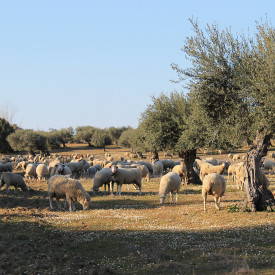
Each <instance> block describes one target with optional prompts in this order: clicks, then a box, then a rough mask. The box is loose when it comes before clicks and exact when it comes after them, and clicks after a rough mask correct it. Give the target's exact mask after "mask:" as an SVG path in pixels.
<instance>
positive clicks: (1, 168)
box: [0, 162, 13, 172]
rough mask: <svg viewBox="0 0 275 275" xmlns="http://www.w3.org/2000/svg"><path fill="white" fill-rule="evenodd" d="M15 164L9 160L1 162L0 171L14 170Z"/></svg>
mask: <svg viewBox="0 0 275 275" xmlns="http://www.w3.org/2000/svg"><path fill="white" fill-rule="evenodd" d="M12 169H13V166H12V163H10V162H7V163H4V164H0V172H12Z"/></svg>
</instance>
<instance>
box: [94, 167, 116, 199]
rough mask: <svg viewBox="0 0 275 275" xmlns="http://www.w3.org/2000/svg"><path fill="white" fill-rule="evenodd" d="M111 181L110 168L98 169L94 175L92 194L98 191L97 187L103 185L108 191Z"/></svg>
mask: <svg viewBox="0 0 275 275" xmlns="http://www.w3.org/2000/svg"><path fill="white" fill-rule="evenodd" d="M111 181H112V171H111V169H110V168H103V169H102V170H100V171H98V172H97V173H96V174H95V176H94V184H93V191H94V194H95V193H97V192H98V190H99V188H100V187H101V186H102V185H104V187H105V192H106V186H108V191H110V182H111Z"/></svg>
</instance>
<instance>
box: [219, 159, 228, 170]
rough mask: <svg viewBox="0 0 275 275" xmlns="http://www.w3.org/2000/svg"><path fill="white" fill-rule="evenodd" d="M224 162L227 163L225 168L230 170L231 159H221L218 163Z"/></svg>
mask: <svg viewBox="0 0 275 275" xmlns="http://www.w3.org/2000/svg"><path fill="white" fill-rule="evenodd" d="M222 163H224V164H225V170H228V168H229V166H230V165H231V163H230V161H226V160H220V161H219V162H218V165H220V164H222Z"/></svg>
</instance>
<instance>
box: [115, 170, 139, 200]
mask: <svg viewBox="0 0 275 275" xmlns="http://www.w3.org/2000/svg"><path fill="white" fill-rule="evenodd" d="M111 172H112V192H113V183H114V182H116V183H117V187H118V189H119V190H118V192H117V193H118V194H119V195H121V186H122V184H131V183H133V184H135V185H137V186H138V187H139V195H141V194H142V185H141V182H142V173H141V171H140V169H138V168H132V169H127V168H118V167H117V166H116V165H113V166H112V167H111Z"/></svg>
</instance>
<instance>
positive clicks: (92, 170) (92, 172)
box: [88, 166, 97, 179]
mask: <svg viewBox="0 0 275 275" xmlns="http://www.w3.org/2000/svg"><path fill="white" fill-rule="evenodd" d="M96 172H97V170H96V167H95V166H92V167H89V169H88V176H89V178H91V179H92V178H93V177H94V176H95V174H96Z"/></svg>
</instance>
